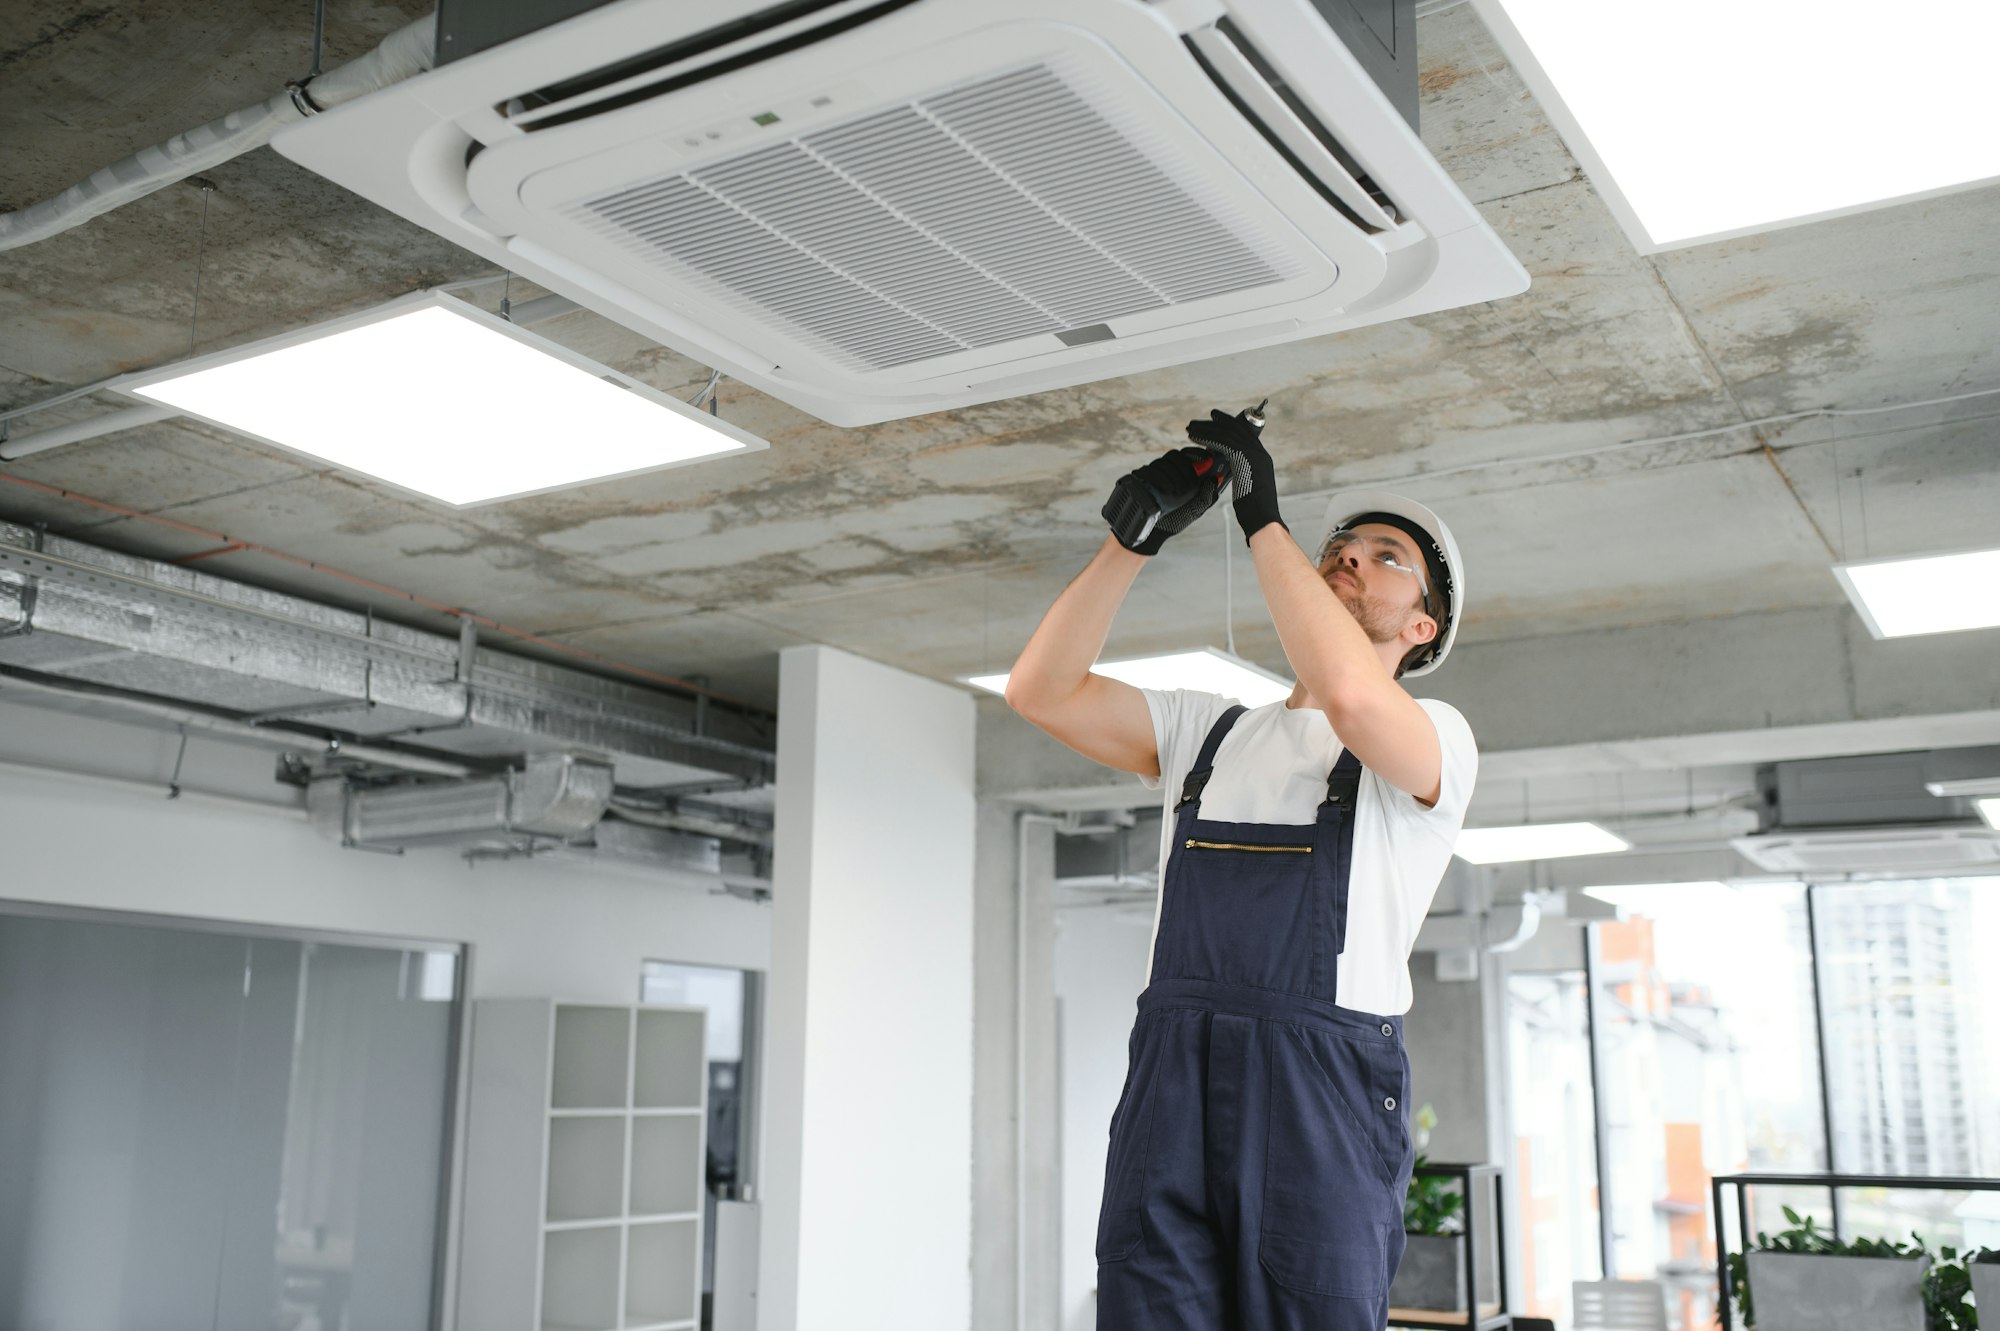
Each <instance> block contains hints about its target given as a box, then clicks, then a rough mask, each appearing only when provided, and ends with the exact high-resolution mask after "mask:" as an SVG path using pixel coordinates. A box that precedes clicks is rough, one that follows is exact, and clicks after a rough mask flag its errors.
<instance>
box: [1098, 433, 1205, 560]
mask: <svg viewBox="0 0 2000 1331" xmlns="http://www.w3.org/2000/svg"><path fill="white" fill-rule="evenodd" d="M1227 479H1228V476H1227V473H1226V472H1225V470H1224V468H1223V466H1222V464H1221V463H1219V462H1218V461H1217V459H1216V458H1215V456H1213V455H1212V454H1210V453H1209V452H1208V451H1207V450H1206V449H1201V448H1170V449H1168V450H1167V451H1166V452H1164V453H1162V454H1161V455H1160V456H1158V457H1156V458H1154V459H1153V460H1152V461H1151V462H1148V463H1147V464H1146V465H1145V466H1143V467H1137V468H1134V469H1133V470H1132V471H1129V472H1127V473H1126V474H1125V475H1124V476H1121V477H1120V478H1119V479H1118V484H1117V485H1116V486H1115V487H1113V489H1112V491H1111V497H1110V498H1109V499H1107V500H1105V501H1104V508H1103V517H1104V520H1105V521H1106V522H1108V523H1110V524H1111V534H1112V535H1113V536H1115V537H1117V538H1118V544H1120V545H1122V546H1124V547H1125V548H1126V549H1127V550H1130V551H1131V552H1132V553H1134V554H1139V555H1156V554H1158V553H1160V547H1161V546H1163V545H1165V544H1166V543H1167V538H1168V537H1169V536H1172V535H1173V534H1174V533H1175V532H1181V531H1186V530H1187V529H1188V528H1189V527H1191V526H1193V525H1194V521H1195V519H1196V518H1198V517H1200V516H1201V515H1202V514H1204V513H1206V512H1208V510H1209V509H1210V508H1211V507H1213V505H1214V504H1215V500H1216V496H1217V495H1219V494H1220V493H1221V491H1222V486H1223V484H1224V483H1226V481H1227ZM1154 512H1157V513H1158V514H1159V516H1158V518H1156V519H1153V520H1152V522H1151V525H1150V526H1148V525H1147V519H1148V518H1149V517H1151V515H1152V514H1153V513H1154Z"/></svg>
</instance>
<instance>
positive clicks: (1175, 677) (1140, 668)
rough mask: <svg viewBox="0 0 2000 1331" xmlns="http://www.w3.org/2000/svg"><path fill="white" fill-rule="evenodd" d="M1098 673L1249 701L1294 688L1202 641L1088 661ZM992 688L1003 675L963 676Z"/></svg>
mask: <svg viewBox="0 0 2000 1331" xmlns="http://www.w3.org/2000/svg"><path fill="white" fill-rule="evenodd" d="M1091 670H1092V671H1093V672H1094V673H1096V674H1099V675H1104V676H1107V677H1109V678H1111V679H1119V680H1123V681H1125V682H1126V683H1127V684H1130V685H1132V686H1133V687H1135V688H1141V689H1196V690H1199V691H1200V692H1203V693H1219V694H1221V695H1222V696H1223V697H1225V698H1234V699H1236V701H1238V702H1240V703H1243V704H1245V705H1246V706H1250V707H1262V706H1263V705H1264V704H1265V703H1272V702H1278V701H1280V700H1282V699H1284V698H1288V697H1290V696H1291V693H1292V683H1291V681H1290V680H1288V679H1282V678H1280V677H1279V676H1277V675H1274V674H1272V673H1271V672H1270V671H1268V670H1266V669H1264V668H1263V667H1262V666H1258V665H1252V664H1251V663H1250V662H1248V661H1245V660H1244V659H1243V658H1242V657H1240V656H1231V655H1230V654H1229V653H1228V652H1219V651H1217V650H1216V649H1215V648H1213V647H1203V648H1202V649H1201V650H1199V651H1193V652H1169V653H1167V654H1165V655H1162V656H1138V657H1132V658H1130V659H1128V660H1124V661H1099V662H1098V663H1097V664H1096V665H1094V666H1092V667H1091ZM965 682H966V683H968V684H972V685H976V686H977V687H979V688H982V689H990V690H992V691H993V692H995V693H1005V692H1006V691H1007V676H1005V675H974V676H972V677H971V678H969V679H967V680H966V681H965Z"/></svg>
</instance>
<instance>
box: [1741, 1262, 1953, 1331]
mask: <svg viewBox="0 0 2000 1331" xmlns="http://www.w3.org/2000/svg"><path fill="white" fill-rule="evenodd" d="M1930 1264H1931V1259H1930V1258H1928V1257H1914V1258H1911V1257H1822V1256H1815V1255H1809V1254H1803V1253H1789V1252H1752V1253H1751V1254H1750V1294H1751V1299H1752V1302H1753V1304H1754V1305H1755V1308H1756V1312H1757V1331H1924V1289H1923V1283H1924V1272H1925V1271H1926V1270H1928V1269H1929V1268H1930Z"/></svg>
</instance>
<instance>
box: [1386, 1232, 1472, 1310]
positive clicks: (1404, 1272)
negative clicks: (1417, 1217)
mask: <svg viewBox="0 0 2000 1331" xmlns="http://www.w3.org/2000/svg"><path fill="white" fill-rule="evenodd" d="M1403 1238H1404V1247H1403V1263H1402V1265H1401V1266H1398V1267H1397V1268H1396V1278H1395V1280H1394V1281H1392V1282H1391V1283H1390V1285H1389V1306H1390V1307H1391V1308H1424V1309H1428V1310H1433V1311H1438V1312H1453V1313H1462V1312H1464V1311H1466V1302H1465V1235H1463V1234H1406V1235H1404V1236H1403Z"/></svg>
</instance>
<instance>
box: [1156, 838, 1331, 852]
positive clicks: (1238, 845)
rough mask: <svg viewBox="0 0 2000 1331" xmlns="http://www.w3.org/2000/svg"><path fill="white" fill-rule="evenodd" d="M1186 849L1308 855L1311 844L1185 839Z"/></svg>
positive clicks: (1311, 850) (1310, 850) (1311, 849)
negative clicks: (1257, 843)
mask: <svg viewBox="0 0 2000 1331" xmlns="http://www.w3.org/2000/svg"><path fill="white" fill-rule="evenodd" d="M1186 848H1187V849H1188V850H1254V851H1259V852H1262V853H1264V854H1268V855H1310V854H1312V853H1313V848H1312V847H1311V846H1252V845H1247V844H1245V843H1244V842H1241V841H1196V840H1195V839H1194V838H1193V837H1189V838H1188V839H1187V843H1186Z"/></svg>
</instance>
